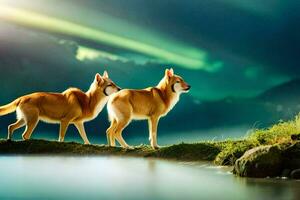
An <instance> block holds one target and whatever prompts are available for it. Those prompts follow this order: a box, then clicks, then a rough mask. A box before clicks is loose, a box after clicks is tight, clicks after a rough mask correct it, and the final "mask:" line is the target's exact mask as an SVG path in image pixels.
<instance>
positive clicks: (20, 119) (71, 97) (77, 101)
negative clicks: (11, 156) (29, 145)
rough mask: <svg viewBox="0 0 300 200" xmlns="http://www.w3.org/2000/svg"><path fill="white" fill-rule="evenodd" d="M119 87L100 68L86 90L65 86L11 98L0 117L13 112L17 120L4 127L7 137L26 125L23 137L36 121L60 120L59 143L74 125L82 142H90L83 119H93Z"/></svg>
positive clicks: (27, 135) (28, 137)
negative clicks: (60, 91)
mask: <svg viewBox="0 0 300 200" xmlns="http://www.w3.org/2000/svg"><path fill="white" fill-rule="evenodd" d="M119 90H120V88H119V87H118V86H117V85H116V84H115V83H114V82H113V81H112V80H110V79H109V77H108V73H107V72H106V71H104V73H103V76H101V75H100V74H99V73H97V74H96V75H95V79H94V81H93V83H92V84H91V86H90V88H89V90H88V91H87V92H83V91H81V90H80V89H77V88H69V89H67V90H65V91H64V92H62V93H46V92H38V93H33V94H29V95H25V96H22V97H20V98H18V99H16V100H15V101H13V102H11V103H10V104H7V105H5V106H2V107H0V116H2V115H6V114H9V113H12V112H14V111H16V112H17V121H16V122H15V123H13V124H11V125H9V126H8V135H7V139H8V140H10V139H11V138H12V136H13V132H14V131H15V130H16V129H19V128H21V127H23V126H25V125H26V129H25V131H24V133H23V134H22V138H23V139H24V140H28V139H30V137H31V134H32V132H33V130H34V129H35V127H36V125H37V124H38V122H39V120H42V121H44V122H48V123H60V130H59V139H58V141H59V142H63V141H64V138H65V134H66V131H67V128H68V126H69V125H70V124H74V125H75V127H76V128H77V130H78V132H79V134H80V136H81V138H82V139H83V141H84V144H90V142H89V140H88V138H87V136H86V132H85V129H84V122H87V121H90V120H93V119H94V118H96V117H97V116H98V114H99V113H100V112H101V110H102V109H103V107H104V106H105V104H106V103H107V101H108V99H109V96H110V95H111V94H113V93H115V92H117V91H119Z"/></svg>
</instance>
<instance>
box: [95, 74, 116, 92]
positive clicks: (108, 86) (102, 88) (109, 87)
mask: <svg viewBox="0 0 300 200" xmlns="http://www.w3.org/2000/svg"><path fill="white" fill-rule="evenodd" d="M92 85H93V87H94V88H95V89H96V90H98V91H99V92H103V94H104V95H105V96H109V95H111V94H113V93H116V92H118V91H120V90H121V88H120V87H118V86H117V85H116V84H115V83H114V82H113V81H112V80H111V79H110V78H109V76H108V73H107V71H104V73H103V75H102V76H101V75H100V74H98V73H97V74H96V75H95V79H94V82H93V84H92Z"/></svg>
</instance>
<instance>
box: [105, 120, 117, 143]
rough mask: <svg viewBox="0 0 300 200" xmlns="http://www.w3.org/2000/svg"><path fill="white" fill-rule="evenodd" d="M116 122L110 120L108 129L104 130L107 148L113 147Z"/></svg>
mask: <svg viewBox="0 0 300 200" xmlns="http://www.w3.org/2000/svg"><path fill="white" fill-rule="evenodd" d="M116 125H117V121H116V120H115V119H112V120H111V124H110V127H109V128H108V129H107V130H106V138H107V144H108V146H111V147H115V146H116V139H115V136H114V135H115V130H116Z"/></svg>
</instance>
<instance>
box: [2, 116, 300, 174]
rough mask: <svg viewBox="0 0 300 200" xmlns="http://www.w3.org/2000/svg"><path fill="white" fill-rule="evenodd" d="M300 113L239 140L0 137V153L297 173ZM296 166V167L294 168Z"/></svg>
mask: <svg viewBox="0 0 300 200" xmlns="http://www.w3.org/2000/svg"><path fill="white" fill-rule="evenodd" d="M299 132H300V118H299V115H298V116H296V118H295V119H294V120H292V121H288V122H280V123H278V124H276V125H274V126H272V127H270V128H268V129H263V130H255V131H253V132H252V133H251V134H249V135H248V136H247V137H245V138H244V139H242V140H227V141H208V142H198V143H194V144H185V143H181V144H176V145H171V146H166V147H162V148H160V149H158V150H153V149H152V148H151V147H150V146H148V145H140V146H136V147H135V149H132V150H129V149H123V148H120V147H115V148H114V147H108V146H106V145H83V144H79V143H75V142H63V143H60V142H57V141H47V140H27V141H8V140H0V154H2V155H8V154H12V155H16V154H22V155H24V154H25V155H26V154H36V155H41V154H44V155H78V156H80V155H118V156H134V157H155V158H162V159H173V160H180V161H213V162H214V163H215V164H216V165H230V166H234V173H235V174H237V175H239V176H244V177H261V178H262V177H279V176H282V177H292V178H299V177H300V141H299V139H300V137H299V136H298V135H297V133H299ZM297 170H298V171H297Z"/></svg>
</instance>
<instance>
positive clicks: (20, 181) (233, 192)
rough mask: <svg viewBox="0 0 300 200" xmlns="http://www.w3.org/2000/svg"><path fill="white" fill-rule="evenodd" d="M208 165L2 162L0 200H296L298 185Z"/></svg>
mask: <svg viewBox="0 0 300 200" xmlns="http://www.w3.org/2000/svg"><path fill="white" fill-rule="evenodd" d="M230 171H231V169H230V168H223V167H222V168H219V167H214V166H212V165H211V164H209V163H199V162H175V161H164V160H155V159H141V158H124V157H50V156H48V157H47V156H45V157H34V156H15V157H14V156H11V157H1V158H0V177H1V179H0V185H1V190H0V199H4V198H6V199H18V198H22V199H32V198H36V199H45V198H46V199H85V198H87V197H88V199H100V198H103V199H131V200H134V199H249V200H250V199H251V200H252V199H299V197H300V196H299V190H298V188H299V186H300V182H297V181H291V180H274V179H267V180H263V179H246V178H238V177H235V176H234V175H232V174H231V173H230Z"/></svg>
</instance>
